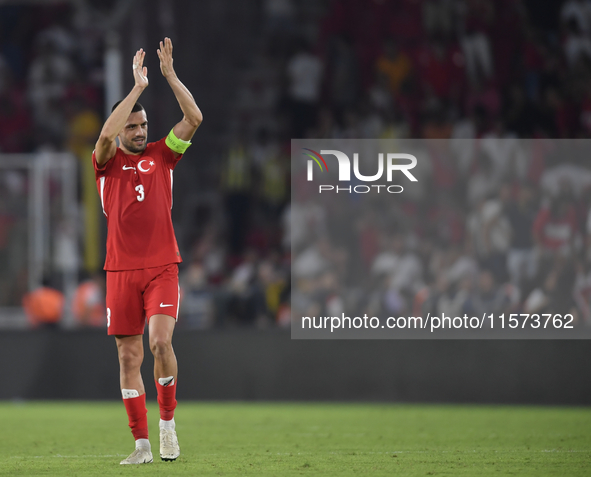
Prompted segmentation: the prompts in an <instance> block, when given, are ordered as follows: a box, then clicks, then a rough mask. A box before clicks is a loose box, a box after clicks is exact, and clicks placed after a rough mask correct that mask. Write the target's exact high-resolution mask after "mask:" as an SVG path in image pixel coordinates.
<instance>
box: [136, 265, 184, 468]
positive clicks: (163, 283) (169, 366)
mask: <svg viewBox="0 0 591 477" xmlns="http://www.w3.org/2000/svg"><path fill="white" fill-rule="evenodd" d="M179 302H180V289H179V269H178V266H177V265H176V264H171V265H166V266H164V267H159V268H158V269H155V270H154V278H153V279H152V281H151V282H150V285H149V286H148V287H147V288H146V290H145V291H144V303H145V305H144V306H145V309H146V316H147V317H148V330H149V335H150V350H151V351H152V354H153V355H154V380H155V382H156V389H157V391H158V405H159V406H160V457H161V458H162V459H163V460H175V459H176V458H177V457H178V456H179V454H180V449H179V445H178V440H177V436H176V431H175V422H174V410H175V408H176V384H177V361H176V356H175V354H174V350H173V349H172V334H173V332H174V326H175V324H176V320H177V318H178V311H179Z"/></svg>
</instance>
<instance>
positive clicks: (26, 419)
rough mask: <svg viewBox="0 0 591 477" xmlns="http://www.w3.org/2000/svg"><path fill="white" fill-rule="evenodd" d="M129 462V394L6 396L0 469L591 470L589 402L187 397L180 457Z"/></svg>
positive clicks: (263, 472)
mask: <svg viewBox="0 0 591 477" xmlns="http://www.w3.org/2000/svg"><path fill="white" fill-rule="evenodd" d="M148 408H149V413H148V418H149V422H150V430H151V436H150V441H151V442H152V450H153V454H154V463H152V464H144V465H140V466H120V465H119V461H120V460H121V459H122V458H124V457H125V456H127V454H129V453H130V452H131V451H132V450H133V438H132V437H131V434H130V432H129V429H128V428H127V417H126V415H125V410H124V407H123V404H122V403H120V402H24V403H11V402H4V403H0V423H1V427H0V429H1V432H0V436H1V437H0V475H10V476H16V475H63V476H68V477H73V476H80V475H102V476H111V475H162V476H169V475H191V476H208V475H211V476H218V475H221V476H224V475H252V476H306V475H384V476H386V475H397V476H425V475H441V476H444V475H447V476H484V475H487V476H488V475H491V476H492V475H494V476H504V475H514V476H530V475H531V476H536V477H540V476H562V477H563V476H569V477H570V476H589V475H591V409H589V408H554V407H552V408H550V407H517V406H513V407H508V406H498V407H495V406H486V407H485V406H431V405H389V404H330V403H325V404H295V403H285V404H278V403H255V404H248V403H194V402H180V403H179V406H178V408H177V413H176V421H177V432H178V436H179V442H180V445H181V456H180V458H179V459H178V460H177V461H176V462H162V461H160V458H159V456H158V433H157V430H158V424H157V423H158V410H157V406H156V404H155V403H149V405H148Z"/></svg>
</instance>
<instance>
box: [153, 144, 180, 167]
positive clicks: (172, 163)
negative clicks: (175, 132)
mask: <svg viewBox="0 0 591 477" xmlns="http://www.w3.org/2000/svg"><path fill="white" fill-rule="evenodd" d="M156 144H157V146H158V149H159V150H160V151H161V152H162V157H163V158H164V162H165V163H166V165H167V166H168V167H170V168H171V169H174V168H175V167H176V165H177V163H178V162H179V161H180V160H181V157H183V155H182V154H181V155H180V156H178V157H175V155H174V154H175V153H174V152H173V151H172V150H171V149H170V148H169V147H168V146H167V145H166V138H165V137H163V138H162V139H160V141H158V142H157V143H156Z"/></svg>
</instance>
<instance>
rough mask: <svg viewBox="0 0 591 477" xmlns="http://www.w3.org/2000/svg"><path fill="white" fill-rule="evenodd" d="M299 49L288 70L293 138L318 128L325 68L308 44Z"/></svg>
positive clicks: (289, 63)
mask: <svg viewBox="0 0 591 477" xmlns="http://www.w3.org/2000/svg"><path fill="white" fill-rule="evenodd" d="M296 48H297V49H296V52H295V53H294V55H293V56H292V57H291V58H290V59H289V60H288V62H287V66H286V75H287V81H288V90H287V95H288V101H289V113H290V115H291V131H292V137H297V138H303V137H306V133H307V131H308V130H309V129H310V128H312V127H313V126H314V125H315V124H316V116H317V113H318V106H319V103H320V93H321V85H322V78H323V74H324V65H323V63H322V61H321V60H320V58H318V56H316V55H315V54H314V53H313V52H312V48H311V47H310V46H309V45H308V44H307V42H306V41H305V40H303V39H302V40H300V41H299V42H298V44H297V47H296Z"/></svg>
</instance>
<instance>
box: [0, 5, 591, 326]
mask: <svg viewBox="0 0 591 477" xmlns="http://www.w3.org/2000/svg"><path fill="white" fill-rule="evenodd" d="M2 8H3V12H6V14H4V13H3V15H1V16H0V22H1V25H0V35H2V40H1V42H0V44H2V50H1V51H0V126H1V127H0V130H2V131H3V132H2V134H0V151H1V152H31V151H37V150H44V149H47V148H49V149H55V150H63V149H69V150H72V151H74V152H76V151H77V150H83V148H84V147H87V145H88V144H89V143H93V142H94V140H95V138H96V136H97V135H98V131H99V130H100V127H101V122H102V119H101V115H100V114H99V112H98V111H100V109H101V108H102V105H101V101H102V77H101V72H102V65H101V61H102V59H101V58H102V57H101V55H102V48H103V45H102V42H101V40H100V38H99V35H98V34H97V33H96V32H95V30H94V29H93V28H92V26H91V25H90V26H88V25H85V24H84V21H83V19H79V18H75V17H74V16H72V14H71V12H70V10H68V9H67V8H65V9H64V10H63V11H61V12H60V11H59V10H56V9H55V7H53V8H52V9H47V14H44V15H34V21H31V18H27V21H25V20H24V19H23V18H24V17H25V15H23V12H22V11H19V10H18V8H21V9H22V8H25V7H14V8H13V9H12V10H11V9H9V8H7V7H2ZM27 8H32V7H27ZM35 8H40V7H35ZM253 8H258V7H257V6H255V5H254V4H253ZM260 8H261V10H260V20H261V21H260V28H257V32H256V34H257V35H259V36H260V38H258V40H260V41H258V40H257V41H256V42H253V45H254V48H253V50H252V51H250V52H249V55H248V58H247V59H246V60H245V62H246V63H247V68H246V69H245V71H244V72H243V74H242V76H241V78H240V81H239V83H240V84H239V88H238V90H237V91H236V93H235V94H236V101H235V111H234V113H235V114H233V115H232V117H231V118H230V119H229V120H228V131H227V136H228V140H227V141H225V143H224V147H223V148H224V150H225V152H224V157H223V160H221V161H219V166H218V169H219V170H218V174H217V176H216V177H218V178H219V182H218V183H216V184H215V185H214V188H215V190H216V194H215V195H214V199H213V202H214V203H213V204H210V205H208V206H206V207H203V208H201V209H198V210H197V212H196V214H195V217H194V219H195V220H196V221H199V223H200V224H202V225H200V227H199V232H198V233H197V234H196V235H195V236H192V237H191V241H190V242H189V243H186V244H181V247H182V249H183V250H184V252H183V256H184V259H185V263H184V264H183V266H182V268H181V284H182V287H183V305H182V307H181V310H182V313H183V314H184V317H183V320H182V321H183V323H184V324H183V326H186V327H191V328H206V327H212V326H231V325H242V324H245V325H257V326H274V325H279V326H288V325H289V321H290V310H291V307H292V306H293V308H294V312H296V311H297V312H298V313H299V312H304V311H305V312H306V313H307V314H310V313H313V314H316V315H317V314H319V313H320V314H324V313H328V314H333V313H337V312H338V310H342V309H344V308H345V307H347V308H346V309H351V310H363V309H367V310H375V313H376V314H377V313H378V312H380V313H382V312H383V313H389V314H394V313H400V314H404V313H407V312H408V313H411V312H413V313H419V312H420V310H424V309H427V308H429V309H433V310H435V309H437V310H449V311H446V313H447V312H449V313H450V314H456V312H457V313H459V312H460V311H462V310H463V311H466V312H471V311H474V312H476V311H477V310H487V311H488V310H490V313H492V312H497V311H499V310H526V311H527V312H534V311H536V312H540V311H542V310H554V311H557V312H560V313H567V312H572V313H573V314H575V315H576V316H577V319H579V320H580V321H590V320H591V311H590V308H589V298H588V297H589V296H591V274H590V273H589V255H591V253H590V252H589V250H590V243H591V241H590V238H589V237H590V235H589V234H590V232H591V222H590V220H589V218H588V211H589V203H590V200H591V182H590V181H589V175H590V174H591V172H590V169H589V166H588V165H587V164H586V162H585V161H584V160H583V159H577V158H578V157H579V156H576V157H575V159H572V160H570V161H565V160H563V158H561V157H559V156H557V155H556V154H553V153H552V150H553V149H552V148H559V147H560V146H559V145H557V144H556V143H552V142H550V143H544V142H543V139H544V138H562V139H569V138H570V139H574V138H588V137H589V136H590V135H591V86H590V85H591V1H588V0H565V1H561V0H556V1H544V2H536V1H534V0H494V1H493V0H425V1H420V0H396V1H394V0H325V1H317V0H264V1H262V2H260ZM11 12H12V13H11ZM11 15H12V16H11ZM7 131H8V133H7ZM32 132H33V133H32ZM291 138H343V139H349V138H382V139H405V138H422V139H443V140H448V144H449V147H451V148H453V147H455V148H456V149H455V150H454V153H453V154H449V155H447V156H446V155H444V154H431V155H429V160H428V161H424V162H425V163H424V164H422V165H421V168H422V172H421V174H422V176H421V178H420V182H421V184H424V186H422V189H421V192H420V193H417V194H415V195H412V194H411V195H409V196H405V197H403V198H402V199H400V200H397V201H396V202H395V204H394V205H392V204H391V203H389V204H387V205H386V204H384V203H382V202H379V201H378V202H376V203H373V202H371V201H369V202H362V203H361V204H362V205H358V204H352V207H360V208H359V209H358V210H357V211H356V215H355V216H356V217H357V218H358V219H357V220H356V223H355V227H354V229H352V230H351V231H350V233H349V234H344V235H343V236H338V237H334V236H331V234H330V230H340V229H339V228H338V227H337V228H336V229H333V228H332V226H327V225H326V224H327V223H335V224H336V223H337V222H338V221H339V220H340V221H342V222H343V223H346V222H347V221H349V222H350V214H349V215H346V214H343V213H339V212H338V210H330V208H329V209H328V210H327V208H326V207H322V206H319V205H318V204H312V203H311V202H309V201H307V200H306V199H305V197H304V196H303V195H302V196H301V197H298V198H297V199H296V200H294V201H293V202H292V201H290V194H291V190H290V189H291V187H292V185H291V184H295V183H296V182H297V181H296V179H297V178H293V179H294V180H290V179H292V178H290V152H291V151H290V139H291ZM521 138H538V139H539V142H537V143H536V144H542V145H543V144H546V146H541V147H542V148H544V147H545V148H546V149H545V150H544V151H541V152H540V151H537V152H536V153H531V151H529V152H527V153H524V152H523V151H521V150H520V147H521V146H522V144H520V143H519V142H518V141H517V139H521ZM470 140H476V143H475V144H477V145H476V146H475V147H473V148H468V149H469V151H470V152H469V153H468V152H466V151H467V150H466V148H463V147H462V144H463V143H462V141H470ZM454 144H455V146H454ZM470 144H472V143H470ZM528 147H530V146H526V147H525V149H527V148H528ZM531 147H533V146H531ZM77 148H78V149H77ZM293 192H294V194H298V191H297V190H294V191H293ZM304 195H305V194H304ZM401 197H402V196H401ZM1 200H2V195H1V194H0V202H1ZM363 204H365V205H363ZM0 205H1V204H0ZM2 210H3V208H2V207H0V221H2V220H3V217H2ZM331 221H332V222H331ZM321 224H325V225H321ZM349 228H351V227H349ZM4 235H6V234H0V245H1V244H2V241H1V239H2V237H3V236H4ZM353 245H355V246H356V247H357V248H358V250H359V252H358V253H357V252H355V253H352V252H351V251H350V250H353V249H352V248H351V247H353ZM292 252H293V256H292ZM0 258H1V254H0ZM292 264H293V267H292ZM292 268H293V277H294V278H295V279H296V280H297V284H296V286H295V287H294V290H295V294H294V296H291V294H290V287H291V276H292ZM357 272H359V275H358V276H371V280H370V281H369V282H367V283H357V282H356V280H355V279H350V278H348V277H352V276H353V277H354V276H355V273H357ZM368 312H369V311H368Z"/></svg>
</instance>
